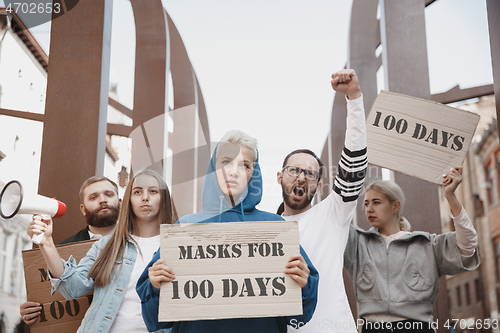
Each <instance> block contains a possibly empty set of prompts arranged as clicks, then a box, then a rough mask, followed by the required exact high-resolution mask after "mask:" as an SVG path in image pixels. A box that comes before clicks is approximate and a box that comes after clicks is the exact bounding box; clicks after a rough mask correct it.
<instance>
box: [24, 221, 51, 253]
mask: <svg viewBox="0 0 500 333" xmlns="http://www.w3.org/2000/svg"><path fill="white" fill-rule="evenodd" d="M52 225H53V222H52V218H51V217H50V216H49V215H38V214H35V215H33V218H32V220H31V222H30V224H28V236H30V238H32V237H33V234H40V233H42V232H45V235H44V236H43V237H42V241H41V242H40V245H44V244H45V242H46V240H47V239H49V238H51V237H52Z"/></svg>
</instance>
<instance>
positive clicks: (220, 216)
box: [219, 195, 224, 223]
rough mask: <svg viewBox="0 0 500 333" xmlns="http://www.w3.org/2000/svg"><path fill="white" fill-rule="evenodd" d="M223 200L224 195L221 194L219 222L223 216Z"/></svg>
mask: <svg viewBox="0 0 500 333" xmlns="http://www.w3.org/2000/svg"><path fill="white" fill-rule="evenodd" d="M222 200H224V197H223V196H222V195H221V196H220V205H219V223H220V220H221V218H222Z"/></svg>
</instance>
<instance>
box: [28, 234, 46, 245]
mask: <svg viewBox="0 0 500 333" xmlns="http://www.w3.org/2000/svg"><path fill="white" fill-rule="evenodd" d="M43 235H45V232H42V233H40V234H33V237H31V241H32V242H33V243H35V244H36V245H40V242H41V241H42V238H43Z"/></svg>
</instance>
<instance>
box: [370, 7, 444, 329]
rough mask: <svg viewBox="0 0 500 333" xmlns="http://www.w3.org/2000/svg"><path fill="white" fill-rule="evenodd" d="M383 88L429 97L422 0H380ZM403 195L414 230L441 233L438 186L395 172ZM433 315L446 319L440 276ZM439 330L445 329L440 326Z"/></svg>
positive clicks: (406, 212)
mask: <svg viewBox="0 0 500 333" xmlns="http://www.w3.org/2000/svg"><path fill="white" fill-rule="evenodd" d="M380 5H381V39H382V45H383V53H382V61H383V66H384V77H385V87H386V89H388V90H389V91H392V92H396V93H401V94H406V95H411V96H415V97H419V98H424V99H429V100H430V98H431V93H430V84H429V68H428V61H427V41H426V30H425V1H424V0H380ZM395 181H396V182H397V183H398V184H399V185H400V186H401V188H402V189H403V192H404V193H405V196H406V204H405V216H406V218H407V219H408V220H409V221H410V223H412V229H413V230H424V231H428V232H431V233H440V232H441V225H440V223H439V221H440V214H439V198H438V192H437V191H438V186H437V185H435V184H431V183H428V182H426V181H423V180H418V179H416V178H413V177H409V176H405V175H402V174H399V173H396V174H395ZM440 283H441V286H440V290H439V294H438V299H437V301H436V303H435V305H434V315H435V318H437V319H439V322H442V323H444V322H445V321H446V319H448V318H449V310H448V309H449V307H448V298H447V289H446V279H445V278H441V279H440ZM440 331H443V332H445V331H448V330H446V328H444V327H440Z"/></svg>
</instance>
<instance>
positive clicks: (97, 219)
mask: <svg viewBox="0 0 500 333" xmlns="http://www.w3.org/2000/svg"><path fill="white" fill-rule="evenodd" d="M103 208H109V210H108V211H107V212H102V213H99V210H100V209H103ZM84 209H85V217H86V219H87V224H88V225H90V226H92V227H96V228H105V227H111V226H113V225H115V224H116V221H117V220H118V213H119V212H120V205H117V206H108V205H101V206H99V208H97V209H96V210H94V211H90V210H88V209H87V207H84Z"/></svg>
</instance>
